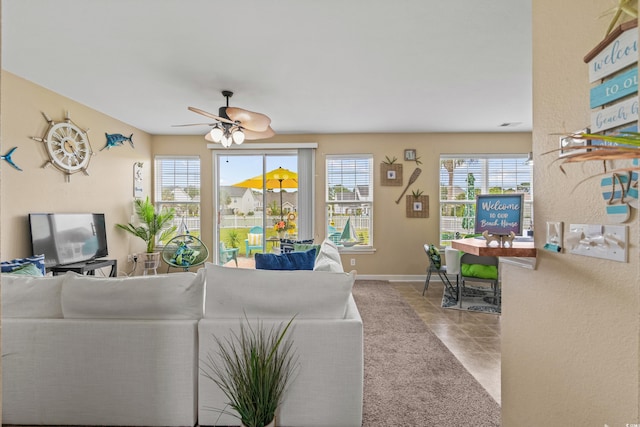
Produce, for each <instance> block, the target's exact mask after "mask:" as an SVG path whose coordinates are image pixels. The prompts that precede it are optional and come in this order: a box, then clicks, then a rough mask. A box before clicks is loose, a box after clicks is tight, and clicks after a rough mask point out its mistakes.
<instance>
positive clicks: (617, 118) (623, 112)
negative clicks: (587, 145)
mask: <svg viewBox="0 0 640 427" xmlns="http://www.w3.org/2000/svg"><path fill="white" fill-rule="evenodd" d="M636 120H638V97H633V98H630V99H627V100H626V101H622V102H619V103H617V104H613V105H611V106H609V107H606V108H603V109H602V110H595V111H593V112H592V113H591V133H598V132H602V131H605V130H607V129H613V128H615V127H618V126H622V125H626V124H627V123H631V122H634V121H636Z"/></svg>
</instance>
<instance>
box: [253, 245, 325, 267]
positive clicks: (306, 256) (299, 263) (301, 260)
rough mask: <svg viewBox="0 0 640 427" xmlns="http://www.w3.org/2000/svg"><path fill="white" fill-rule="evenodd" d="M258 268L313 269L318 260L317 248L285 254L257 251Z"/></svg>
mask: <svg viewBox="0 0 640 427" xmlns="http://www.w3.org/2000/svg"><path fill="white" fill-rule="evenodd" d="M255 259H256V270H313V265H314V264H315V261H316V250H315V249H310V250H308V251H305V252H289V253H285V254H279V255H277V254H260V253H257V254H256V256H255Z"/></svg>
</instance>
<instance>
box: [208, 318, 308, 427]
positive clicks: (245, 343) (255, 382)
mask: <svg viewBox="0 0 640 427" xmlns="http://www.w3.org/2000/svg"><path fill="white" fill-rule="evenodd" d="M294 318H295V316H294ZM292 322H293V318H292V319H291V320H289V322H288V323H287V324H286V325H285V326H284V327H283V325H282V324H280V325H279V326H278V327H273V328H271V329H269V330H267V329H265V327H264V326H263V324H262V323H261V322H258V324H257V325H256V326H253V327H252V326H251V325H248V324H245V323H241V324H240V333H239V334H237V333H235V332H234V333H232V335H231V336H230V337H229V338H227V339H225V340H220V339H219V338H218V337H214V338H215V341H216V344H217V345H218V352H217V355H218V358H217V359H216V358H214V357H213V356H212V355H211V354H208V355H207V360H206V361H204V362H203V365H204V368H202V374H203V375H204V376H205V377H206V378H208V379H210V380H212V381H213V382H215V383H216V384H217V385H218V387H220V389H221V390H222V391H223V392H224V394H225V396H226V397H227V399H229V407H231V408H232V409H233V410H234V411H235V412H230V411H226V410H223V409H218V410H219V411H220V412H223V413H227V414H230V415H232V416H234V417H237V418H239V419H240V421H241V422H242V425H243V426H246V427H273V426H275V416H276V410H277V409H278V406H279V405H280V403H281V401H282V397H283V394H284V392H285V389H286V387H287V384H288V382H289V379H290V378H291V376H292V374H293V372H294V370H295V368H296V365H297V356H296V355H295V354H294V352H293V350H292V347H291V346H292V341H291V340H289V339H285V334H286V333H287V331H288V330H289V327H290V326H291V323H292ZM247 323H248V322H247Z"/></svg>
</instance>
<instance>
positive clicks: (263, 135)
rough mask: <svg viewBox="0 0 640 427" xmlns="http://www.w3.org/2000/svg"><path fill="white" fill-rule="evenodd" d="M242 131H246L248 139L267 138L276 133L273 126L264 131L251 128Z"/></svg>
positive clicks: (245, 136) (245, 137)
mask: <svg viewBox="0 0 640 427" xmlns="http://www.w3.org/2000/svg"><path fill="white" fill-rule="evenodd" d="M242 132H243V133H244V139H246V140H248V141H251V140H255V139H267V138H271V137H272V136H274V135H275V134H276V133H275V132H274V130H273V129H271V126H268V127H267V129H266V130H263V131H262V132H256V131H253V130H250V129H242Z"/></svg>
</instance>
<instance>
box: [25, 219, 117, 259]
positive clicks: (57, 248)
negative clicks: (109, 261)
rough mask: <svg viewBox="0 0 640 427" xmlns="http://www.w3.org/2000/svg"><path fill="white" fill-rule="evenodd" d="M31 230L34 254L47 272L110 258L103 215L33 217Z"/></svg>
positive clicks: (30, 221) (30, 222)
mask: <svg viewBox="0 0 640 427" xmlns="http://www.w3.org/2000/svg"><path fill="white" fill-rule="evenodd" d="M29 228H30V231H31V250H32V251H33V254H34V255H39V254H44V263H45V267H47V268H50V267H55V266H58V265H66V264H74V263H78V262H87V261H91V260H94V259H96V258H102V257H106V256H107V255H109V252H108V250H107V230H106V225H105V220H104V214H102V213H30V214H29Z"/></svg>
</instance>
